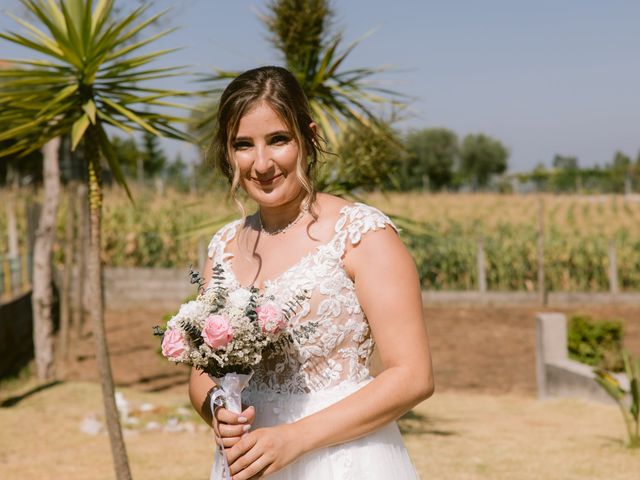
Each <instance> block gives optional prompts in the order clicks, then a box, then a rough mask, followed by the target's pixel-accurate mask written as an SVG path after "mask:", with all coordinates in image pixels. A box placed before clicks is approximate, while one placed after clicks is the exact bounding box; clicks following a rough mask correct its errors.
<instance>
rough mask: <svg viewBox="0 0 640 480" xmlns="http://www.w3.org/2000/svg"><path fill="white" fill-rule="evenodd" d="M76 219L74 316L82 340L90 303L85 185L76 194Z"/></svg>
mask: <svg viewBox="0 0 640 480" xmlns="http://www.w3.org/2000/svg"><path fill="white" fill-rule="evenodd" d="M76 195H77V199H76V218H77V222H76V225H77V235H76V247H75V252H76V262H75V263H76V271H77V274H76V283H75V288H74V290H75V292H74V295H73V298H74V302H75V308H74V314H73V322H74V324H75V325H74V328H75V332H76V338H78V339H80V338H82V332H83V329H84V324H85V320H86V318H87V308H86V307H85V305H88V304H89V303H88V302H85V296H86V292H85V288H84V286H85V283H86V282H87V256H88V250H89V248H88V245H89V235H88V233H87V232H88V230H89V215H88V214H87V211H88V210H89V201H88V200H87V187H86V186H85V185H84V184H82V183H81V184H80V185H78V190H77V192H76Z"/></svg>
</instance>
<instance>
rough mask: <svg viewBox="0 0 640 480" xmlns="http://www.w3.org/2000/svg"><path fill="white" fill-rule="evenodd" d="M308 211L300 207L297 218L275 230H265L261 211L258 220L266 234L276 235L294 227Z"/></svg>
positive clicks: (261, 229)
mask: <svg viewBox="0 0 640 480" xmlns="http://www.w3.org/2000/svg"><path fill="white" fill-rule="evenodd" d="M305 213H307V210H306V209H304V208H302V209H300V213H299V214H298V216H297V217H296V218H294V219H293V220H292V221H291V222H289V223H287V224H286V225H285V226H284V227H282V228H279V229H277V230H274V231H272V232H270V231H268V230H265V228H264V226H263V225H262V216H261V215H260V212H258V221H259V222H260V231H261V232H262V233H264V234H265V235H267V236H269V237H272V236H274V235H280V234H281V233H284V232H286V231H287V230H289V229H290V228H291V227H293V226H294V225H295V224H296V223H298V221H300V219H301V218H302V217H304V214H305Z"/></svg>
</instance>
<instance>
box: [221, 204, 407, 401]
mask: <svg viewBox="0 0 640 480" xmlns="http://www.w3.org/2000/svg"><path fill="white" fill-rule="evenodd" d="M239 224H240V221H236V222H232V223H230V224H228V225H227V226H225V227H223V228H222V229H221V230H220V231H219V232H218V233H216V235H214V237H213V239H212V240H211V243H210V244H209V257H211V258H212V259H213V260H214V262H215V263H220V264H221V265H222V266H223V268H224V270H225V273H226V275H225V277H226V278H227V281H228V282H229V285H228V287H229V288H230V289H233V288H243V287H242V286H241V285H240V283H239V282H238V281H237V279H236V278H235V275H234V273H233V270H232V268H231V265H230V263H229V262H228V261H227V260H228V259H229V257H230V256H231V254H228V253H225V245H226V243H227V242H229V241H230V240H231V239H233V237H234V236H235V235H236V232H237V227H238V225H239ZM386 225H390V226H391V227H393V228H394V229H395V230H396V231H397V230H398V229H397V228H396V226H395V225H394V224H393V222H391V220H390V219H389V218H388V217H387V216H386V215H384V214H383V213H382V212H380V210H378V209H376V208H374V207H370V206H368V205H365V204H362V203H355V204H352V205H347V206H345V207H343V208H342V209H341V210H340V216H339V218H338V220H337V222H336V224H335V235H334V236H333V238H332V239H331V240H330V241H329V242H327V243H326V244H323V245H320V246H319V247H318V249H317V251H315V252H312V253H310V254H307V255H306V256H304V257H302V258H301V259H300V260H299V261H298V262H297V263H296V264H294V265H293V266H292V267H290V268H289V269H288V270H286V271H285V272H284V273H283V274H281V275H280V276H279V277H277V278H276V279H274V280H268V281H265V282H264V288H265V291H266V293H268V294H270V295H273V296H274V297H275V298H276V299H279V300H285V299H287V298H291V296H292V295H295V294H296V292H300V291H301V290H303V289H307V290H309V291H310V292H311V294H310V297H309V298H308V300H307V301H306V302H305V303H304V305H303V307H302V309H301V310H300V311H299V312H297V313H296V315H294V316H293V317H292V318H291V319H290V322H289V325H288V326H287V330H288V335H287V336H286V338H284V339H283V340H281V341H280V342H279V343H278V344H277V345H275V346H273V347H272V348H270V349H268V350H267V351H265V352H263V361H262V363H261V364H260V365H259V366H258V367H257V368H256V370H255V372H254V376H253V379H252V381H251V383H250V384H249V387H248V390H249V391H252V392H262V393H264V392H273V393H290V394H296V393H308V392H314V391H320V390H323V389H326V388H330V387H334V386H338V385H340V384H342V383H345V382H359V381H362V380H364V379H365V378H367V377H368V376H369V361H370V357H371V353H372V351H373V347H374V342H373V338H372V337H371V331H370V329H369V323H368V321H367V319H366V316H365V315H364V312H363V311H362V308H361V307H360V304H359V302H358V298H357V296H356V294H355V285H354V284H353V282H352V281H351V279H350V278H349V276H348V275H347V272H346V271H345V269H344V264H343V258H344V255H345V253H346V251H347V247H348V245H349V244H350V245H352V246H356V245H358V244H359V243H360V241H361V239H362V236H363V235H365V234H366V233H368V232H371V231H375V230H378V229H384V228H385V227H386Z"/></svg>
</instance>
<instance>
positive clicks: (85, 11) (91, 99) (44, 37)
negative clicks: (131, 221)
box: [0, 0, 190, 479]
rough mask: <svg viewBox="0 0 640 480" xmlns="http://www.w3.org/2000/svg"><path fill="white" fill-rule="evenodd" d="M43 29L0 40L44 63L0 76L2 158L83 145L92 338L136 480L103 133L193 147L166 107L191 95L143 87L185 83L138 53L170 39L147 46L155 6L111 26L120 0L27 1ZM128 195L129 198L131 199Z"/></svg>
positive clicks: (116, 448) (117, 172)
mask: <svg viewBox="0 0 640 480" xmlns="http://www.w3.org/2000/svg"><path fill="white" fill-rule="evenodd" d="M21 3H22V4H23V5H24V7H25V8H26V9H27V10H28V11H29V12H31V13H32V14H33V15H34V16H35V18H36V19H37V20H38V24H33V23H28V22H26V21H24V20H22V19H20V18H17V17H14V20H15V21H16V22H18V23H19V24H20V25H21V26H22V27H23V31H22V33H15V32H8V33H0V38H3V39H5V40H7V41H10V42H13V43H15V44H18V45H21V46H23V47H26V48H28V49H31V50H32V51H35V52H37V53H39V54H41V55H43V56H45V57H46V59H38V60H11V65H12V66H11V67H10V68H8V69H4V70H0V125H2V126H3V131H2V132H0V142H3V141H4V140H7V139H13V140H14V142H12V143H11V144H10V146H9V147H7V148H4V149H2V150H0V157H3V156H7V155H11V154H19V155H27V154H28V153H29V152H32V151H34V150H36V149H39V148H41V147H42V146H43V145H44V144H45V143H47V141H49V140H50V139H52V138H55V137H58V136H61V135H64V134H67V133H68V134H70V135H71V143H72V148H73V149H75V148H76V147H77V146H78V145H79V144H80V142H81V141H82V142H83V144H84V151H85V154H84V158H85V159H86V161H87V162H86V163H87V172H88V175H87V177H88V182H89V202H90V212H91V214H90V223H91V226H90V231H91V242H90V245H91V246H90V260H89V282H88V284H89V285H88V286H89V290H90V291H91V293H92V301H91V305H92V309H91V310H92V311H91V317H92V321H93V334H94V338H95V341H96V357H97V362H98V368H99V371H100V377H101V385H102V392H103V400H104V404H105V413H106V419H107V425H108V430H109V436H110V440H111V446H112V453H113V457H114V464H115V469H116V475H117V478H118V479H128V478H131V474H130V470H129V465H128V460H127V455H126V450H125V448H124V442H123V439H122V431H121V428H120V423H119V421H118V413H117V408H116V404H115V398H114V386H113V378H112V374H111V367H110V364H109V356H108V350H107V343H106V337H105V328H104V318H103V305H102V300H101V290H102V289H101V286H102V285H101V263H100V233H101V231H100V230H101V229H100V227H101V212H102V187H101V180H100V179H101V158H103V157H104V158H106V160H107V162H108V164H109V167H110V169H111V171H112V173H113V175H114V178H115V179H116V180H117V181H118V182H119V183H121V184H122V185H123V186H124V187H125V188H127V187H126V183H125V180H124V177H123V175H122V172H121V169H120V165H119V163H118V159H117V158H116V156H115V155H114V151H113V148H112V145H111V143H110V140H109V137H108V136H107V132H106V131H105V125H110V126H112V127H115V128H117V129H120V130H123V131H125V132H127V133H130V132H133V131H143V132H149V133H151V134H153V135H157V136H167V137H171V138H175V139H180V140H190V139H189V137H188V136H187V135H186V134H185V133H182V132H181V131H180V130H178V129H176V128H175V127H173V126H172V123H174V122H176V121H183V120H185V119H184V118H181V117H175V116H172V115H171V114H170V113H168V110H167V108H168V107H181V105H178V104H175V103H172V102H170V101H169V98H170V97H175V96H184V95H186V93H184V92H176V91H169V90H164V89H157V88H151V87H148V86H146V82H147V81H148V80H152V79H156V78H165V77H167V76H172V75H179V74H182V73H183V72H182V71H181V69H178V68H173V67H167V68H153V67H151V66H150V65H149V64H150V62H152V61H153V60H155V59H157V58H158V57H160V56H162V55H164V54H166V53H169V52H170V51H172V50H162V51H155V52H152V53H140V52H139V49H140V48H142V47H145V46H146V45H148V44H150V43H152V42H153V41H154V40H156V39H158V38H159V37H161V36H163V35H166V34H167V33H169V31H170V30H166V31H162V32H159V33H156V34H154V35H151V36H149V37H147V38H144V39H141V38H140V34H141V32H143V31H145V29H146V28H147V27H148V26H150V25H151V24H152V23H153V22H155V21H156V20H157V18H159V17H160V16H162V15H163V14H164V12H163V13H160V14H158V15H154V16H151V17H150V18H147V19H143V16H144V13H145V11H146V10H147V7H148V6H143V7H140V8H137V9H135V10H133V11H132V12H131V13H129V14H128V15H126V16H124V17H122V18H114V15H113V7H114V0H97V1H96V2H93V1H92V0H47V1H44V0H21ZM128 191H129V190H128V189H127V192H128Z"/></svg>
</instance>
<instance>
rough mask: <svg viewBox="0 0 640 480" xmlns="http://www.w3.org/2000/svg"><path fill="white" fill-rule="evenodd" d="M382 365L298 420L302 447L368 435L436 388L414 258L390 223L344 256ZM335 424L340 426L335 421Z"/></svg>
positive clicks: (317, 446) (426, 396)
mask: <svg viewBox="0 0 640 480" xmlns="http://www.w3.org/2000/svg"><path fill="white" fill-rule="evenodd" d="M345 263H346V266H347V268H348V269H349V270H350V271H351V274H352V275H353V278H354V281H355V286H356V294H357V296H358V300H359V302H360V305H361V306H362V308H363V310H364V312H365V314H366V315H367V319H368V320H369V324H370V326H371V331H372V334H373V337H374V339H375V340H376V343H377V345H378V349H379V352H380V358H381V360H382V364H383V366H384V370H383V371H382V372H381V373H380V374H379V375H378V376H377V377H376V378H375V379H374V380H373V381H371V382H370V383H369V384H368V385H366V386H365V387H364V388H362V389H360V390H358V391H357V392H355V393H354V394H353V395H350V396H348V397H347V398H345V399H343V400H342V401H340V402H337V403H336V404H334V405H332V406H330V407H328V408H326V409H324V410H322V411H320V412H318V413H316V414H314V415H310V416H308V417H305V418H303V419H301V420H299V421H298V422H296V424H294V425H295V428H296V429H297V430H299V431H300V432H307V434H306V435H300V438H301V440H302V441H303V442H304V445H303V449H304V451H305V452H306V451H311V450H315V449H317V448H322V447H326V446H329V445H334V444H337V443H342V442H345V441H349V440H352V439H355V438H358V437H360V436H363V435H366V434H368V433H370V432H372V431H374V430H376V429H378V428H380V427H381V426H383V425H385V424H386V423H388V422H390V421H393V420H396V419H397V418H399V417H400V416H402V415H403V414H404V413H406V412H407V411H408V410H410V409H411V408H412V407H414V406H415V405H416V404H418V403H419V402H420V401H422V400H424V399H426V398H428V397H429V396H430V395H431V394H432V393H433V390H434V382H433V372H432V366H431V354H430V351H429V341H428V336H427V329H426V324H425V321H424V318H423V309H422V292H421V288H420V281H419V278H418V273H417V271H416V268H415V265H414V262H413V259H412V258H411V256H410V255H409V252H407V250H406V248H405V247H404V245H403V244H402V242H401V241H400V239H399V237H398V236H397V234H396V233H395V232H393V231H392V230H391V229H390V228H386V229H385V230H384V231H383V232H376V233H375V234H373V235H365V236H363V240H362V244H361V245H359V246H358V247H356V248H354V249H353V250H351V251H350V252H349V254H348V255H347V258H345ZM338 426H339V427H338Z"/></svg>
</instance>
